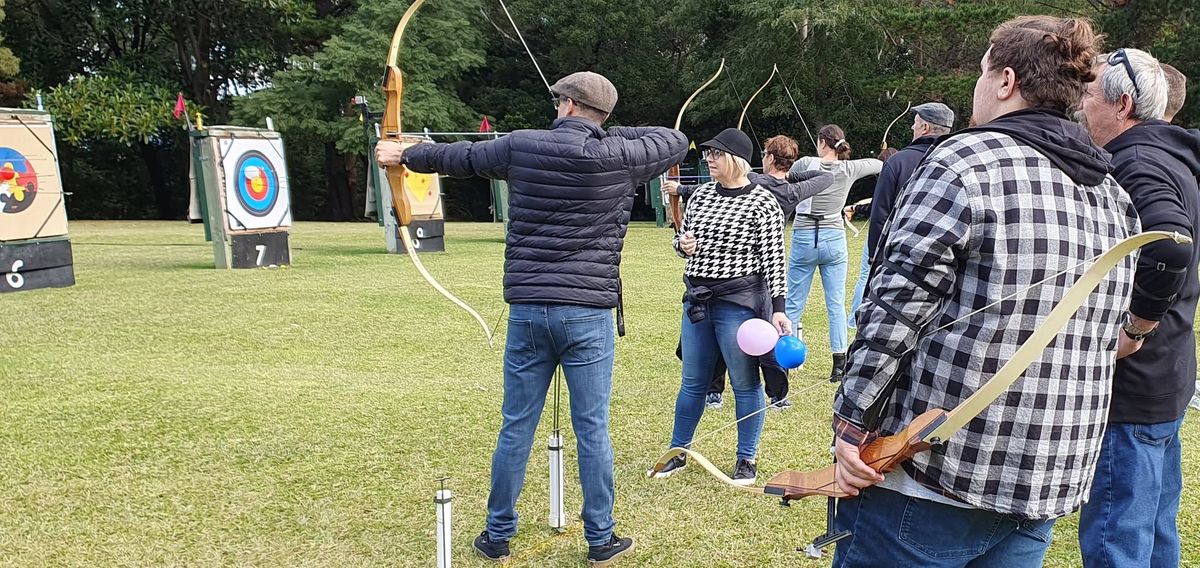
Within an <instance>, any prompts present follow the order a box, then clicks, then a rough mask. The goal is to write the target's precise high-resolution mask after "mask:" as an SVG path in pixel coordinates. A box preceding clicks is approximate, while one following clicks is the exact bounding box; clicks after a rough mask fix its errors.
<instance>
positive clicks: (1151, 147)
mask: <svg viewBox="0 0 1200 568" xmlns="http://www.w3.org/2000/svg"><path fill="white" fill-rule="evenodd" d="M1167 103H1168V82H1167V77H1166V76H1165V74H1164V73H1163V70H1162V68H1161V67H1160V65H1159V62H1158V61H1157V60H1156V59H1154V57H1152V56H1151V55H1150V54H1149V53H1146V52H1144V51H1140V50H1137V49H1118V50H1117V51H1115V52H1113V53H1111V54H1107V55H1102V56H1100V57H1099V58H1098V59H1097V66H1096V79H1095V80H1094V81H1092V82H1091V83H1090V84H1089V85H1088V90H1087V92H1086V93H1085V94H1084V96H1083V100H1082V101H1081V103H1080V105H1079V111H1078V112H1077V113H1076V117H1077V118H1078V119H1079V121H1080V122H1081V123H1082V124H1083V125H1084V126H1085V127H1087V129H1088V132H1089V133H1090V134H1091V137H1092V139H1093V140H1094V141H1095V142H1096V144H1097V145H1099V146H1103V147H1104V149H1105V150H1106V151H1108V152H1109V153H1111V154H1112V162H1113V168H1114V171H1113V177H1114V178H1116V180H1117V182H1118V183H1120V184H1121V187H1123V188H1125V191H1126V192H1128V193H1129V196H1130V198H1131V199H1132V200H1133V205H1134V207H1135V208H1136V209H1137V212H1138V215H1139V216H1140V217H1141V220H1142V230H1144V231H1172V232H1177V233H1180V234H1182V235H1185V236H1188V237H1193V236H1197V235H1198V234H1200V193H1198V190H1197V187H1196V176H1197V175H1200V134H1198V133H1196V132H1189V131H1187V130H1184V129H1183V128H1180V127H1178V126H1172V125H1171V124H1169V123H1168V122H1166V121H1164V120H1162V118H1163V114H1164V112H1165V111H1166V109H1167ZM1198 263H1200V239H1197V240H1196V242H1194V243H1193V244H1192V246H1190V247H1184V246H1179V245H1177V244H1175V243H1169V244H1158V243H1156V244H1151V245H1148V246H1146V247H1145V248H1143V249H1142V251H1141V255H1140V256H1139V257H1138V264H1137V271H1136V273H1135V274H1134V278H1133V298H1132V300H1131V301H1130V303H1129V310H1128V312H1127V313H1126V314H1125V315H1124V321H1123V323H1122V325H1121V333H1120V335H1118V336H1117V342H1118V343H1117V367H1116V375H1115V376H1114V379H1113V388H1112V405H1111V407H1110V409H1109V413H1108V420H1109V422H1108V430H1107V431H1106V432H1105V434H1104V443H1103V446H1102V448H1101V451H1100V460H1099V463H1098V465H1097V467H1096V476H1095V479H1094V480H1093V482H1092V490H1091V498H1090V499H1089V500H1088V502H1087V504H1086V505H1084V507H1083V510H1082V512H1081V514H1080V517H1079V547H1080V552H1081V554H1082V555H1083V564H1084V566H1089V567H1091V566H1098V567H1099V566H1178V565H1179V560H1180V541H1179V531H1178V529H1177V528H1176V525H1175V517H1176V516H1177V515H1178V513H1179V498H1180V491H1181V490H1182V488H1183V477H1182V471H1181V463H1180V460H1181V457H1182V456H1181V445H1180V437H1179V429H1180V426H1181V425H1182V423H1183V416H1184V413H1185V412H1187V405H1188V401H1189V400H1190V399H1191V397H1192V394H1193V392H1194V391H1195V385H1196V384H1195V377H1196V341H1195V335H1194V320H1195V317H1196V302H1197V298H1198V297H1200V278H1198V277H1197V272H1196V269H1197V264H1198Z"/></svg>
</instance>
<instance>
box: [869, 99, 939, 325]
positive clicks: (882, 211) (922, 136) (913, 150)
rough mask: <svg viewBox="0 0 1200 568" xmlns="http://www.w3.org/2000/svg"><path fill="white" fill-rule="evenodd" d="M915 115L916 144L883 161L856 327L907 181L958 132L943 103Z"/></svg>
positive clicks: (917, 110)
mask: <svg viewBox="0 0 1200 568" xmlns="http://www.w3.org/2000/svg"><path fill="white" fill-rule="evenodd" d="M912 113H913V123H912V133H913V136H912V142H910V143H909V144H908V146H905V147H904V148H903V149H902V150H900V151H899V152H896V154H895V155H893V156H892V157H890V158H888V159H887V160H886V161H884V162H883V169H882V170H880V172H879V179H878V180H877V181H876V182H875V194H874V195H873V196H872V197H871V222H870V226H869V228H868V230H867V242H866V243H865V244H864V245H863V255H862V259H863V260H862V268H861V269H860V270H859V275H858V283H857V284H856V285H855V286H854V298H853V299H852V300H851V302H850V318H849V320H848V322H849V323H850V327H852V328H856V327H857V323H858V322H857V319H856V318H855V312H857V311H858V306H859V305H861V304H862V298H863V294H864V293H865V291H866V284H867V276H868V273H869V272H870V260H871V259H872V258H874V257H875V252H876V251H877V250H878V248H879V235H880V234H882V233H883V225H884V222H885V221H887V218H888V215H890V214H891V212H892V205H893V204H894V203H895V202H896V194H898V193H900V189H901V188H902V187H904V182H906V181H908V178H910V177H912V174H913V171H914V170H916V169H917V164H919V163H920V162H921V158H922V157H923V156H925V152H927V151H928V150H929V147H930V146H932V145H933V143H934V142H936V141H937V139H938V138H939V137H941V136H945V135H947V134H950V131H951V130H953V129H954V111H952V110H950V107H948V106H946V105H944V104H942V103H925V104H923V105H917V106H915V107H913V108H912Z"/></svg>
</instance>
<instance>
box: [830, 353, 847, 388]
mask: <svg viewBox="0 0 1200 568" xmlns="http://www.w3.org/2000/svg"><path fill="white" fill-rule="evenodd" d="M845 376H846V354H845V353H834V354H833V371H831V372H830V373H829V382H831V383H838V382H841V381H842V377H845Z"/></svg>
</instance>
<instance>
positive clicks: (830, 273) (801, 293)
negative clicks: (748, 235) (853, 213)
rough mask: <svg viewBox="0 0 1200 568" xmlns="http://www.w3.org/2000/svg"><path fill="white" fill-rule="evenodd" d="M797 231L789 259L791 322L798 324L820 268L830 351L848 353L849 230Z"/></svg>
mask: <svg viewBox="0 0 1200 568" xmlns="http://www.w3.org/2000/svg"><path fill="white" fill-rule="evenodd" d="M820 236H821V240H820V242H817V241H816V238H817V231H815V230H813V229H797V230H795V231H793V232H792V253H791V256H790V257H789V258H788V293H787V304H786V308H785V311H786V313H787V317H788V319H790V320H792V323H794V324H797V325H799V323H800V317H801V316H802V315H804V306H805V304H807V303H808V292H809V289H811V288H812V280H813V275H814V274H815V273H816V271H817V269H818V268H820V269H821V286H822V287H823V288H824V289H825V311H826V313H827V314H828V316H829V350H830V351H831V352H833V353H845V352H846V346H847V343H848V342H849V341H848V339H847V337H846V336H847V329H846V264H847V262H848V261H847V258H848V253H847V252H846V231H844V230H842V229H841V228H838V229H821V235H820Z"/></svg>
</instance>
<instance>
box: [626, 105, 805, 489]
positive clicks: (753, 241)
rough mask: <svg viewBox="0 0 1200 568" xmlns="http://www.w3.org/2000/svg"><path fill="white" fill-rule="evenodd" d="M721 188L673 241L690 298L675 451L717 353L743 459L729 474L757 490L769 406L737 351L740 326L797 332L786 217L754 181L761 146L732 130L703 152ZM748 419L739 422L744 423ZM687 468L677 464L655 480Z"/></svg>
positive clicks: (697, 203) (689, 212)
mask: <svg viewBox="0 0 1200 568" xmlns="http://www.w3.org/2000/svg"><path fill="white" fill-rule="evenodd" d="M701 148H702V149H703V155H704V159H705V160H706V161H707V162H708V167H709V170H710V172H711V173H712V176H713V179H714V180H715V181H713V182H709V183H707V184H704V185H701V186H700V187H698V188H696V190H695V191H694V192H693V193H692V196H691V199H690V200H689V201H688V206H687V209H686V210H685V212H684V215H683V223H682V227H681V230H680V232H679V234H678V235H676V237H675V241H674V246H675V250H676V252H677V253H678V254H679V255H680V256H682V257H683V258H685V259H687V262H686V264H685V265H684V270H683V281H684V284H685V286H686V290H687V291H686V293H685V295H684V298H683V304H684V305H683V307H684V310H683V311H684V315H683V321H682V324H681V329H680V337H681V344H682V352H683V380H682V384H681V385H680V387H679V395H678V397H676V400H675V426H674V429H673V432H672V434H671V443H670V447H672V448H674V447H689V446H690V445H691V443H692V437H693V435H694V434H695V432H696V425H697V424H698V423H699V422H700V416H701V415H702V414H703V413H704V398H705V395H706V394H707V392H708V385H709V381H710V380H711V379H712V372H713V365H714V364H715V362H716V356H717V353H718V352H719V353H720V354H721V356H722V357H724V359H725V364H726V365H727V366H728V369H729V383H730V385H732V386H733V396H734V408H735V410H736V414H737V417H738V418H739V419H740V421H739V422H738V428H737V434H738V443H737V460H736V462H735V464H734V468H733V475H731V476H730V477H732V478H733V480H734V481H735V482H737V483H740V484H745V485H750V484H752V483H754V481H755V479H756V478H757V475H758V466H757V461H756V460H757V457H758V439H759V435H760V434H761V433H762V427H763V414H762V412H761V410H763V408H764V407H765V404H764V403H765V400H764V396H763V388H762V383H761V381H760V380H759V376H758V359H757V358H756V357H753V356H751V355H748V354H746V353H745V352H743V351H742V350H741V348H740V347H739V346H738V341H737V333H738V328H739V327H740V326H741V325H742V324H743V323H745V322H746V321H747V320H750V319H753V318H762V319H766V320H769V321H771V323H772V324H774V326H775V329H776V331H777V332H778V333H779V334H780V335H787V334H789V333H791V328H792V322H791V321H789V320H788V318H787V316H785V315H784V313H783V312H784V310H783V305H784V297H785V295H786V293H787V276H786V266H785V264H784V263H785V260H784V243H783V224H784V217H783V210H782V209H780V207H779V204H778V203H777V202H776V200H775V197H774V196H773V195H772V194H771V192H770V191H768V190H767V189H765V188H763V187H762V186H761V185H759V184H757V183H753V182H751V181H750V179H749V178H748V175H749V174H750V171H751V170H750V162H749V160H750V156H751V154H752V153H753V151H754V145H753V143H751V142H750V138H749V137H748V136H746V134H745V133H744V132H742V131H740V130H738V129H736V128H727V129H725V130H723V131H722V132H721V133H720V134H718V135H717V136H716V138H713V139H712V140H709V141H708V142H705V143H704V144H702V145H701ZM743 418H744V420H741V419H743ZM685 465H687V460H686V457H685V456H683V455H680V456H676V457H675V458H672V459H671V460H670V461H669V462H667V464H666V465H665V467H663V468H662V469H661V470H660V471H657V472H656V471H654V470H651V471H650V472H649V474H650V475H652V476H654V477H666V476H669V475H671V474H673V473H674V472H676V471H678V470H679V469H681V468H683V467H684V466H685Z"/></svg>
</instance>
